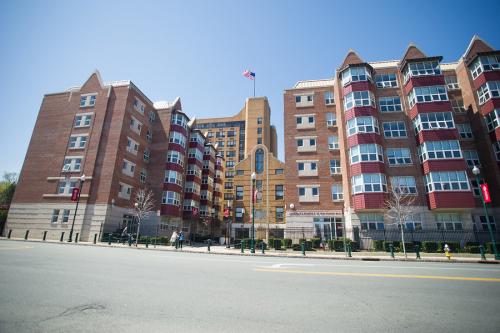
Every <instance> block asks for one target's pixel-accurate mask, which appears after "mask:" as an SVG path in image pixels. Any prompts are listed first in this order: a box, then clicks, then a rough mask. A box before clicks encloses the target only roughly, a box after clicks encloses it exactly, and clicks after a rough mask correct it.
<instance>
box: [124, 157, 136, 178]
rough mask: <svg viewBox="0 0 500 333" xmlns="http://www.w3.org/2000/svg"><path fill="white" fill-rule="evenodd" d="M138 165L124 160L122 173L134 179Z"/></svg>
mask: <svg viewBox="0 0 500 333" xmlns="http://www.w3.org/2000/svg"><path fill="white" fill-rule="evenodd" d="M136 166H137V165H136V164H135V163H134V162H130V161H129V160H126V159H123V163H122V173H124V174H126V175H127V176H130V177H134V173H135V168H136Z"/></svg>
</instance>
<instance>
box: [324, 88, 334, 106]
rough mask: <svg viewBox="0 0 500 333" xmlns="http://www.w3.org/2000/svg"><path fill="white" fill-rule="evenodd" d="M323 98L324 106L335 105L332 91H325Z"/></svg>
mask: <svg viewBox="0 0 500 333" xmlns="http://www.w3.org/2000/svg"><path fill="white" fill-rule="evenodd" d="M323 98H324V100H325V105H333V104H335V95H334V94H333V91H325V92H324V93H323Z"/></svg>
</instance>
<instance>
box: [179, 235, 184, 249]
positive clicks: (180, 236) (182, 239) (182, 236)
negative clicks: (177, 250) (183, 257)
mask: <svg viewBox="0 0 500 333" xmlns="http://www.w3.org/2000/svg"><path fill="white" fill-rule="evenodd" d="M182 243H184V232H182V231H181V233H180V234H179V245H180V247H181V250H182Z"/></svg>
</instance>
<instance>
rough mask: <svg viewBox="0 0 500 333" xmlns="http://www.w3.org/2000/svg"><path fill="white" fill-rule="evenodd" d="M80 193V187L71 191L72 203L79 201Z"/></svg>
mask: <svg viewBox="0 0 500 333" xmlns="http://www.w3.org/2000/svg"><path fill="white" fill-rule="evenodd" d="M78 193H80V189H79V188H78V187H75V188H74V189H73V190H72V191H71V201H77V200H78Z"/></svg>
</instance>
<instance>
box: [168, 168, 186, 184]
mask: <svg viewBox="0 0 500 333" xmlns="http://www.w3.org/2000/svg"><path fill="white" fill-rule="evenodd" d="M164 182H165V183H170V184H177V185H179V186H182V174H181V173H179V172H177V171H174V170H165V180H164Z"/></svg>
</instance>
